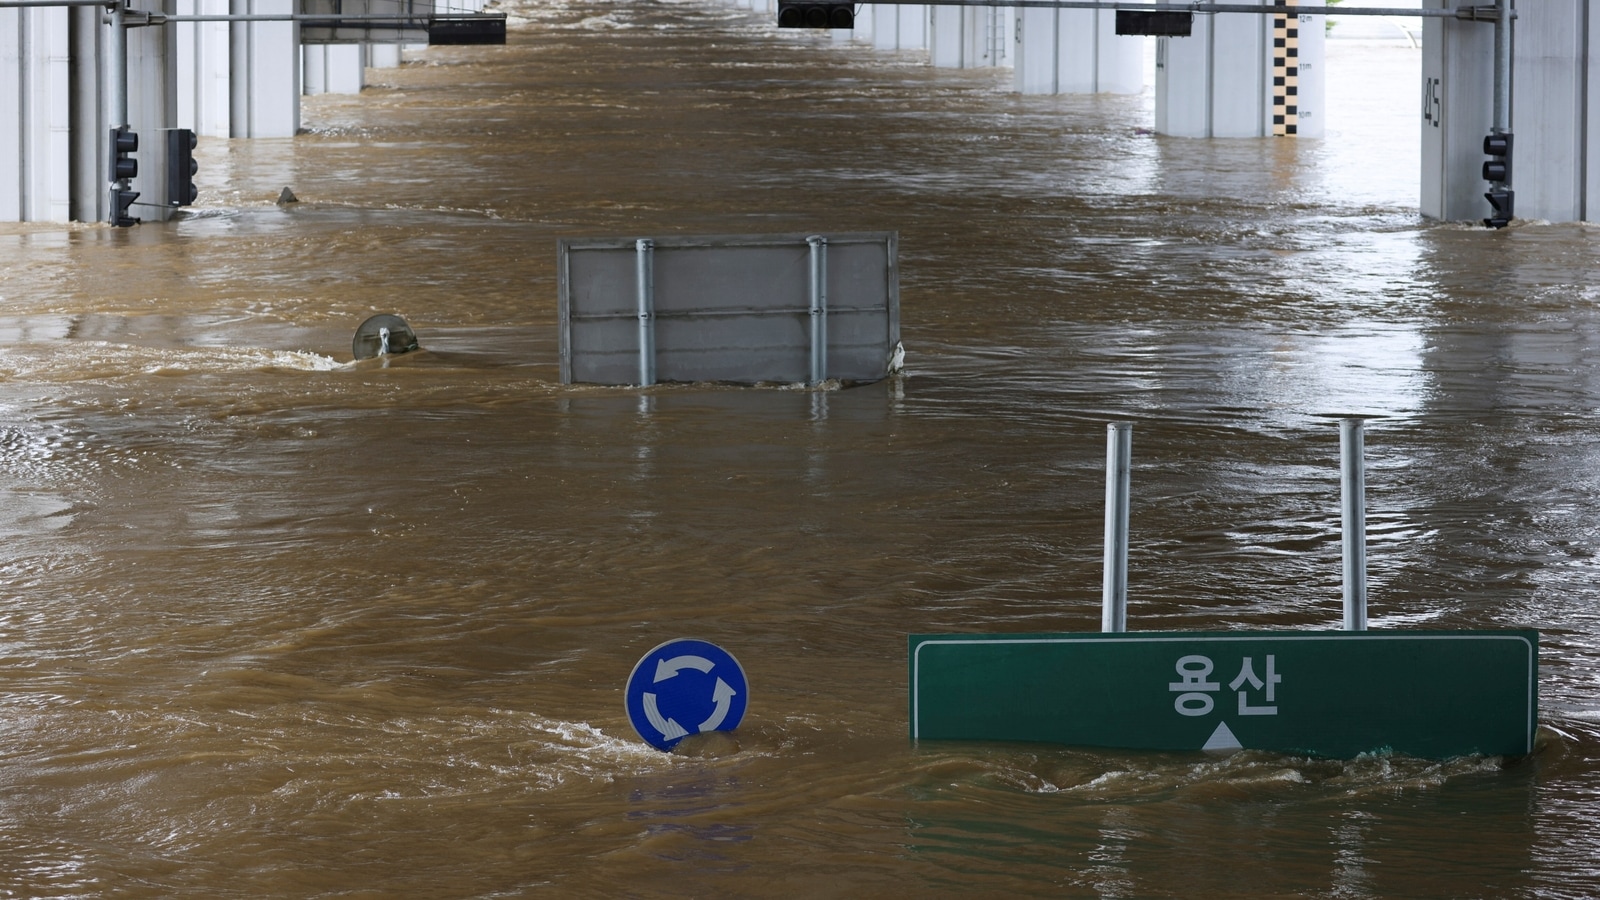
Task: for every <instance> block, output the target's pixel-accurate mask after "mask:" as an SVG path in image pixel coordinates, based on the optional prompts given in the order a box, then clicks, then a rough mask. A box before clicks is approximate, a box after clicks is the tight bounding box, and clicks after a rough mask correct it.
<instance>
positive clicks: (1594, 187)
mask: <svg viewBox="0 0 1600 900" xmlns="http://www.w3.org/2000/svg"><path fill="white" fill-rule="evenodd" d="M1583 18H1584V24H1585V28H1584V34H1585V35H1586V43H1585V51H1584V54H1583V96H1584V104H1583V113H1584V115H1583V121H1584V122H1585V124H1586V125H1587V127H1586V128H1585V129H1584V135H1583V176H1584V177H1583V198H1584V201H1583V221H1585V222H1600V65H1596V64H1595V63H1594V62H1593V61H1592V60H1591V55H1592V51H1593V50H1594V49H1595V48H1600V3H1597V2H1595V0H1587V2H1585V4H1584V8H1583ZM1513 133H1514V132H1513ZM1513 174H1515V173H1513Z"/></svg>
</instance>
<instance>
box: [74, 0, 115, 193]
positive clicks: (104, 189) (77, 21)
mask: <svg viewBox="0 0 1600 900" xmlns="http://www.w3.org/2000/svg"><path fill="white" fill-rule="evenodd" d="M101 13H102V11H101V9H99V8H98V7H92V6H78V7H73V8H72V9H70V10H68V12H67V17H68V19H67V21H68V26H67V40H68V49H69V55H70V57H71V58H70V61H69V62H68V63H67V72H68V75H67V78H68V83H69V84H68V89H69V90H70V92H71V96H72V101H71V103H70V104H68V105H69V106H70V107H71V112H70V115H71V122H70V127H71V129H72V131H71V141H70V145H71V146H70V150H69V153H70V154H71V160H72V175H71V178H72V185H71V195H72V208H71V213H70V218H71V219H72V221H75V222H104V221H105V220H106V211H107V208H108V207H109V205H110V198H109V197H108V192H109V189H110V172H109V171H108V169H109V168H110V166H111V161H110V159H109V158H108V157H109V155H110V149H111V148H110V146H109V144H110V141H109V139H108V137H107V136H108V135H109V133H110V131H111V125H110V124H109V123H108V122H107V121H106V117H107V113H108V110H107V104H106V101H105V96H106V94H105V91H106V77H105V72H104V71H103V69H102V67H101V64H100V61H101V60H102V59H104V58H105V51H106V47H105V44H106V41H107V39H108V37H109V33H110V29H109V28H107V27H105V26H104V25H102V24H100V16H101ZM119 124H120V123H119Z"/></svg>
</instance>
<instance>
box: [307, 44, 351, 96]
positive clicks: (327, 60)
mask: <svg viewBox="0 0 1600 900" xmlns="http://www.w3.org/2000/svg"><path fill="white" fill-rule="evenodd" d="M300 52H301V58H302V63H303V65H304V86H305V87H304V89H305V92H306V93H307V94H359V93H361V89H362V88H364V87H366V86H367V80H366V66H365V65H363V63H364V61H365V60H364V59H363V58H362V57H363V53H362V50H361V45H360V44H305V45H303V46H302V47H301V51H300Z"/></svg>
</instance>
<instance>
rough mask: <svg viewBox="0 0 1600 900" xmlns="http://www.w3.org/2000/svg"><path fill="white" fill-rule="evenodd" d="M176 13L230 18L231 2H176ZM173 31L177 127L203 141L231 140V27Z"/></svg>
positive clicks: (189, 25) (180, 26)
mask: <svg viewBox="0 0 1600 900" xmlns="http://www.w3.org/2000/svg"><path fill="white" fill-rule="evenodd" d="M176 12H177V13H178V14H180V15H226V14H227V12H228V0H176ZM172 27H173V28H174V29H175V31H174V37H173V49H174V52H175V62H176V65H177V78H178V84H177V118H176V120H175V121H176V124H175V125H174V126H173V127H175V128H188V129H191V130H193V131H194V133H195V134H196V135H200V136H202V137H219V138H225V137H228V136H229V134H230V133H231V130H232V125H233V119H232V113H231V106H232V100H233V88H232V85H231V80H230V68H229V60H230V50H231V44H232V42H231V40H230V39H229V36H228V23H227V22H178V23H176V24H175V25H173V26H172Z"/></svg>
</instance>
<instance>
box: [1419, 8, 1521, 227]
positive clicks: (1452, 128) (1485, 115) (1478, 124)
mask: <svg viewBox="0 0 1600 900" xmlns="http://www.w3.org/2000/svg"><path fill="white" fill-rule="evenodd" d="M1467 2H1471V0H1467ZM1462 5H1465V2H1463V0H1425V2H1424V4H1423V6H1424V8H1426V9H1440V8H1446V7H1448V8H1452V9H1453V8H1455V7H1457V6H1462ZM1421 87H1422V97H1421V100H1422V117H1421V127H1422V191H1421V208H1422V214H1423V215H1425V216H1431V217H1433V218H1435V219H1446V220H1451V221H1454V220H1462V219H1481V218H1483V217H1484V216H1486V215H1488V213H1489V203H1488V201H1486V200H1484V199H1483V192H1484V191H1485V190H1486V189H1487V188H1488V184H1487V183H1485V182H1484V180H1483V177H1482V175H1483V171H1482V170H1483V160H1484V156H1483V136H1484V135H1486V134H1488V133H1489V128H1490V126H1491V125H1493V124H1494V26H1492V25H1488V24H1484V23H1481V22H1461V21H1457V20H1455V19H1431V18H1430V19H1423V20H1422V86H1421ZM1514 126H1515V119H1513V129H1514ZM1513 133H1515V131H1514V130H1513ZM1514 150H1515V153H1516V156H1515V158H1514V163H1516V164H1520V163H1521V162H1522V161H1523V159H1524V158H1525V157H1524V156H1523V155H1522V146H1521V143H1520V138H1519V141H1518V145H1517V146H1516V147H1515V148H1514ZM1512 177H1513V178H1514V179H1520V178H1521V177H1522V170H1521V166H1520V165H1519V166H1518V168H1517V169H1516V170H1515V171H1513V173H1512ZM1519 193H1520V192H1519ZM1521 199H1522V198H1521V197H1520V196H1519V197H1518V198H1517V200H1518V203H1517V212H1518V213H1519V214H1522V215H1526V213H1525V212H1524V207H1523V205H1522V203H1521V202H1520V201H1521Z"/></svg>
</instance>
